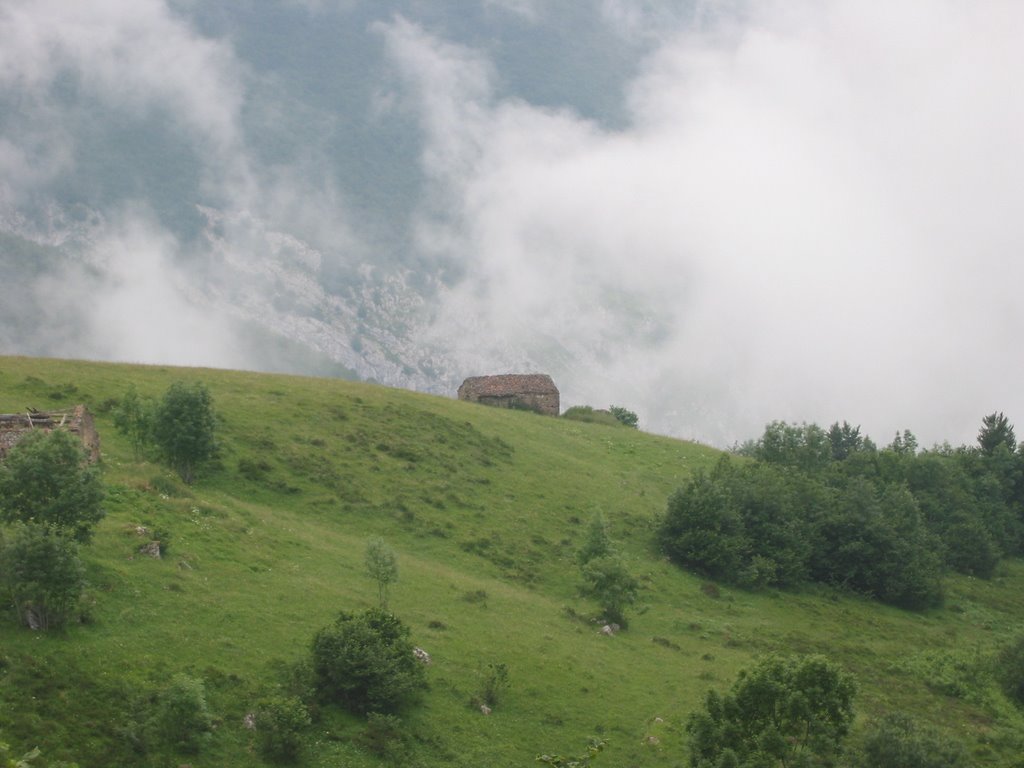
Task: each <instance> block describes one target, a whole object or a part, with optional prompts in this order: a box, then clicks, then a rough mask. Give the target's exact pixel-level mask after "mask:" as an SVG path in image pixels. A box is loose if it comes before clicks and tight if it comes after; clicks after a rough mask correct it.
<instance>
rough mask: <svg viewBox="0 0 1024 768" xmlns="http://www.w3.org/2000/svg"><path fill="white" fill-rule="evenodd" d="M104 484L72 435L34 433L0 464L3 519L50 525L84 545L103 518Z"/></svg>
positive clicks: (24, 439) (60, 431)
mask: <svg viewBox="0 0 1024 768" xmlns="http://www.w3.org/2000/svg"><path fill="white" fill-rule="evenodd" d="M102 501H103V486H102V485H101V483H100V478H99V474H98V473H97V471H96V469H95V468H94V467H91V466H87V465H86V464H85V452H84V451H83V450H82V446H81V444H80V443H79V442H78V440H77V439H76V438H75V437H74V436H73V435H71V434H70V433H68V432H65V431H63V430H59V429H58V430H54V431H53V432H43V431H41V430H37V431H34V432H32V433H30V434H29V435H26V436H25V437H24V438H23V439H22V440H21V441H20V442H18V443H17V444H16V445H15V446H14V448H13V449H12V450H11V452H10V454H9V455H8V456H7V460H6V461H5V462H4V463H3V464H0V519H3V520H4V521H5V522H14V521H21V522H23V523H37V524H41V525H46V526H50V527H52V528H55V529H58V530H60V531H63V532H66V533H67V534H68V535H70V536H72V537H74V538H75V540H77V541H80V542H87V541H88V540H89V539H90V538H91V537H92V529H93V526H95V525H96V523H98V522H99V521H100V520H102V519H103V515H104V512H103V509H102V508H101V507H100V504H101V503H102Z"/></svg>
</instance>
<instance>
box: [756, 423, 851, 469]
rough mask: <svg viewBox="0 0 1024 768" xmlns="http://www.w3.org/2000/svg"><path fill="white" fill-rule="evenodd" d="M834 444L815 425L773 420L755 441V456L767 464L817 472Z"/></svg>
mask: <svg viewBox="0 0 1024 768" xmlns="http://www.w3.org/2000/svg"><path fill="white" fill-rule="evenodd" d="M832 453H833V443H832V441H831V440H830V438H829V435H828V434H827V433H826V432H825V430H823V429H822V428H821V427H819V426H818V425H817V424H787V423H786V422H784V421H773V422H772V423H771V424H769V425H768V426H767V427H765V430H764V434H763V435H762V436H761V439H760V440H759V441H758V442H757V445H756V448H755V456H756V458H758V459H760V460H761V461H764V462H767V463H769V464H781V465H783V466H787V467H796V468H798V469H802V470H804V471H805V472H818V471H820V470H823V469H825V468H826V467H827V466H828V465H829V463H830V462H831V461H832Z"/></svg>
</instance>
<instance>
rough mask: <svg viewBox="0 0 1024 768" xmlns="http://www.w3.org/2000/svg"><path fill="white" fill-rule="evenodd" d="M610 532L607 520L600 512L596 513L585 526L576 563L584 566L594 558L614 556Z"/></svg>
mask: <svg viewBox="0 0 1024 768" xmlns="http://www.w3.org/2000/svg"><path fill="white" fill-rule="evenodd" d="M614 551H615V547H614V545H613V544H612V537H611V531H610V528H609V526H608V520H607V519H606V518H605V516H604V514H602V513H601V512H596V513H595V514H594V516H593V517H592V518H591V519H590V524H589V525H588V526H587V532H586V538H584V540H583V546H582V547H580V548H579V550H578V551H577V552H576V562H578V563H579V564H580V565H581V566H582V565H586V564H587V563H589V562H590V561H591V560H593V559H594V558H596V557H607V556H608V555H611V554H614Z"/></svg>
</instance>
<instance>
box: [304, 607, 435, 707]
mask: <svg viewBox="0 0 1024 768" xmlns="http://www.w3.org/2000/svg"><path fill="white" fill-rule="evenodd" d="M313 679H314V685H315V687H316V690H317V693H318V695H319V696H320V698H321V699H322V700H324V701H329V702H334V703H337V704H340V705H342V706H343V707H345V708H347V709H349V710H351V711H353V712H383V713H393V712H395V711H396V710H398V709H400V708H401V707H402V706H403V705H405V704H407V703H409V702H411V701H412V700H413V699H414V698H416V696H417V694H418V693H419V692H420V691H421V690H422V689H423V688H425V687H426V675H425V673H424V671H423V665H422V664H420V662H419V661H417V660H416V657H415V656H414V655H413V645H412V643H411V642H410V640H409V629H408V628H407V627H406V626H405V625H404V624H403V623H402V622H401V621H400V620H399V619H398V617H396V616H395V615H394V614H392V613H388V612H387V611H384V610H381V609H378V608H372V609H369V610H367V611H364V612H363V613H361V614H351V613H345V612H343V613H341V615H340V616H338V619H337V620H336V621H335V622H334V624H332V625H330V626H328V627H325V628H324V629H321V630H320V631H319V632H318V633H317V634H316V637H315V638H314V639H313Z"/></svg>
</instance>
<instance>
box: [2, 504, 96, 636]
mask: <svg viewBox="0 0 1024 768" xmlns="http://www.w3.org/2000/svg"><path fill="white" fill-rule="evenodd" d="M0 580H2V583H3V585H4V587H5V588H6V590H7V592H8V594H9V595H10V597H11V602H12V603H13V604H14V609H15V611H16V612H17V615H18V621H19V622H20V623H22V624H24V625H26V626H28V627H31V628H32V629H41V630H47V629H56V628H59V627H61V626H63V625H64V624H65V623H67V621H68V619H70V618H71V616H72V615H73V614H74V612H75V609H76V608H77V607H78V603H79V600H80V599H81V596H82V590H83V588H84V586H85V571H84V569H83V568H82V562H81V561H80V560H79V559H78V545H77V543H76V542H75V541H74V539H72V538H70V537H68V536H65V535H64V534H62V533H61V532H60V531H58V530H56V529H53V528H50V527H47V526H44V525H40V524H38V523H18V524H16V525H15V526H14V528H13V531H12V532H11V533H10V534H9V535H8V536H6V537H3V538H0Z"/></svg>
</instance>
